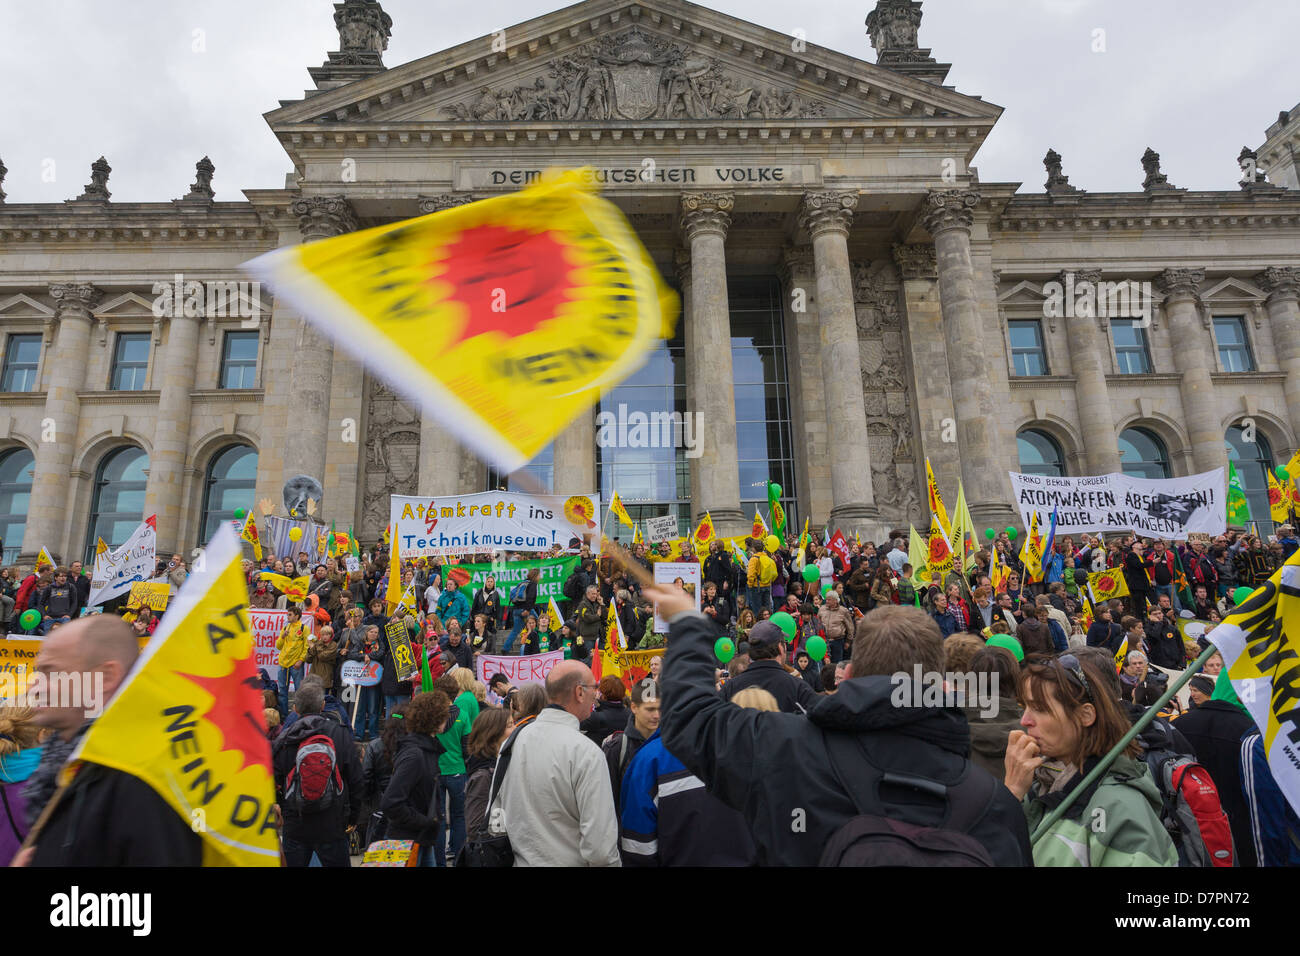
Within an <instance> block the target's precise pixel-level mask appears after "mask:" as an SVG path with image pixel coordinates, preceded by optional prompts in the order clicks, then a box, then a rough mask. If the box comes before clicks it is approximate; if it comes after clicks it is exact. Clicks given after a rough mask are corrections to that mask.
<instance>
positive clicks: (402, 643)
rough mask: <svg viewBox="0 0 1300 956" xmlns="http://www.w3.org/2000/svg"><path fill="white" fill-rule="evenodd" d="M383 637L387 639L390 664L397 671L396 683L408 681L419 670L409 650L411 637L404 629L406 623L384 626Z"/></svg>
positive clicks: (413, 655)
mask: <svg viewBox="0 0 1300 956" xmlns="http://www.w3.org/2000/svg"><path fill="white" fill-rule="evenodd" d="M384 637H386V638H388V653H389V654H390V655H391V656H390V664H391V666H393V667H394V668H396V669H397V680H398V683H401V682H403V681H408V680H410V679H411V678H412V677H414V676H415V672H416V671H418V670H419V669H420V668H419V665H417V664H416V663H415V652H414V651H412V650H411V635H410V633H409V632H408V631H407V629H406V621H404V620H403V621H398V620H391V621H389V622H388V623H387V624H385V625H384Z"/></svg>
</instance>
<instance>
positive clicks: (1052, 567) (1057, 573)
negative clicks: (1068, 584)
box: [1045, 552, 1065, 584]
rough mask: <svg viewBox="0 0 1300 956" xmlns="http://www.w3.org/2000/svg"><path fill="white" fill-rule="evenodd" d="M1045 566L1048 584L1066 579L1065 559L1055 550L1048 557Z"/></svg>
mask: <svg viewBox="0 0 1300 956" xmlns="http://www.w3.org/2000/svg"><path fill="white" fill-rule="evenodd" d="M1045 567H1046V569H1047V583H1048V584H1052V583H1053V582H1055V581H1064V580H1065V559H1064V558H1062V557H1061V556H1060V555H1059V554H1057V553H1056V552H1053V553H1052V556H1051V557H1050V558H1048V559H1047V562H1046V565H1045Z"/></svg>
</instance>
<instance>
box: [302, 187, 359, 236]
mask: <svg viewBox="0 0 1300 956" xmlns="http://www.w3.org/2000/svg"><path fill="white" fill-rule="evenodd" d="M289 212H290V213H292V214H293V215H295V216H297V217H298V229H299V231H300V232H301V233H302V239H303V242H314V241H316V240H317V239H329V238H330V237H332V236H341V235H342V234H343V233H345V232H355V231H356V230H357V229H358V228H359V226H358V223H357V216H356V213H354V212H353V211H352V206H351V204H350V203H349V202H348V200H347V197H346V196H304V197H303V198H301V199H295V200H294V201H293V202H291V203H290V204H289Z"/></svg>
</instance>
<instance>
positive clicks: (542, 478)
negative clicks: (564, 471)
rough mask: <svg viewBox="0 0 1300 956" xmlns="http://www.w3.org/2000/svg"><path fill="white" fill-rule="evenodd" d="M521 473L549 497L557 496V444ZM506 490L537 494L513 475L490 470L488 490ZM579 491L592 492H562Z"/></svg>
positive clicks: (574, 489)
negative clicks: (539, 486)
mask: <svg viewBox="0 0 1300 956" xmlns="http://www.w3.org/2000/svg"><path fill="white" fill-rule="evenodd" d="M519 470H520V471H521V472H527V473H528V474H529V475H531V476H532V477H533V479H534V480H535V481H537V482H538V483H539V484H540V485H541V486H542V488H543V489H544V490H545V491H546V493H547V494H548V495H553V494H555V493H556V492H555V442H551V443H550V444H549V445H547V446H546V447H545V448H543V449H542V450H541V451H539V452H538V453H537V454H536V455H534V456H533V458H532V460H531V461H530V462H528V464H526V465H524V467H522V468H520V469H519ZM502 488H504V489H505V490H506V491H518V492H522V493H523V494H535V491H534V489H533V488H532V487H531V486H529V487H525V486H524V485H522V484H520V483H519V482H518V481H517V480H515V478H514V477H513V475H504V474H502V473H501V472H499V471H497V470H496V469H495V468H488V472H487V490H488V491H496V490H498V489H502ZM579 490H585V491H590V490H591V489H590V488H587V489H578V488H572V489H569V488H561V489H560V491H561V492H564V493H565V494H576V493H577V492H578V491H579Z"/></svg>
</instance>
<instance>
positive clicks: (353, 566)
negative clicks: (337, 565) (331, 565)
mask: <svg viewBox="0 0 1300 956" xmlns="http://www.w3.org/2000/svg"><path fill="white" fill-rule="evenodd" d="M343 563H344V565H345V567H346V568H347V572H348V574H359V573H360V572H361V560H360V559H359V558H358V557H357V556H356V555H355V554H349V555H348V556H347V557H346V558H344V559H343Z"/></svg>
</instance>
